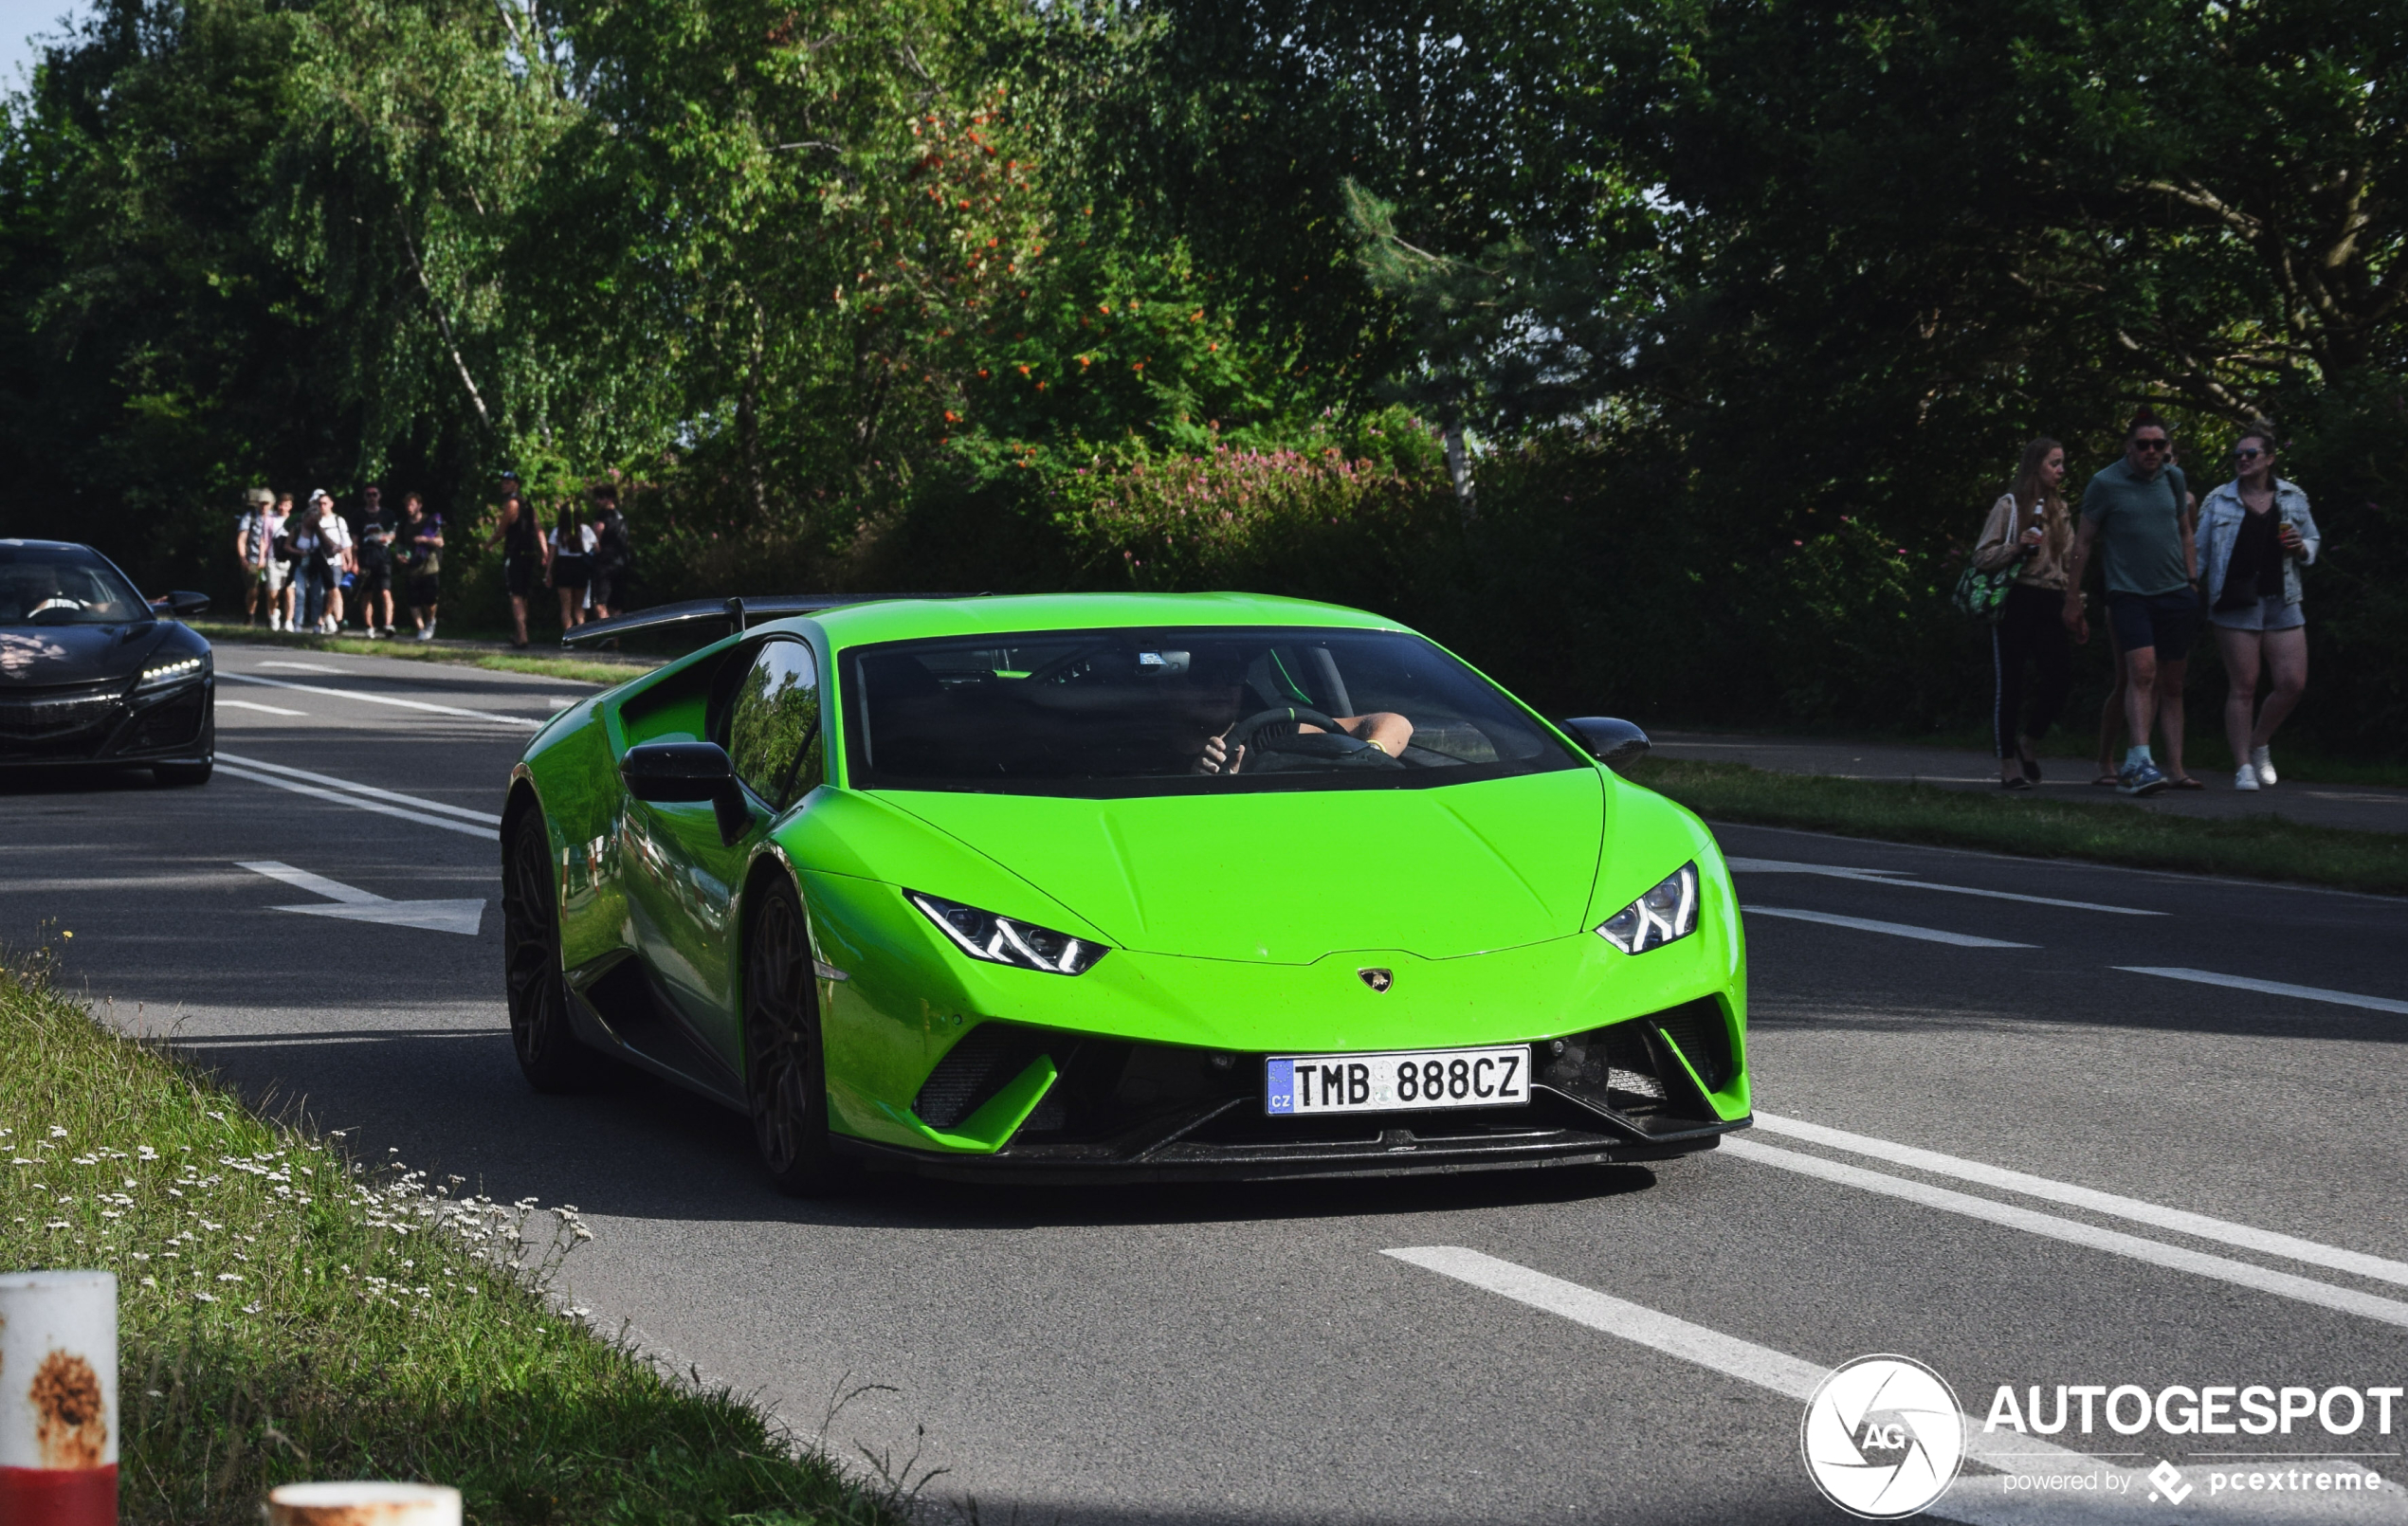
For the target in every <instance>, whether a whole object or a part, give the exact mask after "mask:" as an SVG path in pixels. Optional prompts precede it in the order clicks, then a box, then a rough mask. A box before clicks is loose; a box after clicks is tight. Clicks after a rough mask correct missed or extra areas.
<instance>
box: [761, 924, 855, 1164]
mask: <svg viewBox="0 0 2408 1526" xmlns="http://www.w3.org/2000/svg"><path fill="white" fill-rule="evenodd" d="M744 1061H745V1064H744V1091H745V1098H746V1100H747V1101H748V1102H749V1103H750V1104H751V1110H752V1115H753V1140H754V1142H755V1144H757V1146H758V1147H759V1149H760V1153H761V1164H762V1165H764V1166H766V1167H768V1168H769V1175H770V1180H772V1181H773V1182H775V1183H776V1184H777V1190H779V1191H781V1192H784V1193H786V1194H787V1195H788V1196H790V1197H819V1196H823V1195H825V1194H827V1193H829V1192H832V1191H835V1190H838V1189H839V1188H840V1187H842V1186H843V1185H844V1184H845V1182H846V1180H847V1179H848V1177H849V1176H850V1175H851V1172H850V1171H849V1170H848V1166H849V1164H850V1163H849V1162H848V1161H846V1160H845V1159H843V1158H842V1157H841V1156H839V1155H837V1154H836V1153H835V1152H834V1150H833V1149H832V1148H831V1147H830V1144H829V1140H828V1070H827V1059H826V1054H825V1051H823V1050H822V1048H821V1047H820V1042H819V1002H818V990H817V987H816V985H815V983H814V981H813V978H812V954H811V936H810V933H809V931H808V929H807V928H806V927H805V925H804V922H803V908H802V906H801V904H800V902H799V901H797V900H796V899H795V897H794V889H793V887H792V886H790V885H787V884H785V883H783V882H781V881H772V882H771V883H770V884H769V885H768V886H767V887H766V888H765V889H764V890H763V891H762V893H761V903H760V909H759V910H758V911H757V912H756V913H754V915H753V921H752V929H751V935H750V936H749V937H748V938H747V939H746V941H745V946H744Z"/></svg>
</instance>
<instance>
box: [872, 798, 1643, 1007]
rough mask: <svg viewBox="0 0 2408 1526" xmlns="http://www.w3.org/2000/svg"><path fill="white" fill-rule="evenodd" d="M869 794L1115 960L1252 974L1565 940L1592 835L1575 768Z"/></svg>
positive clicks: (1595, 827)
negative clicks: (1212, 790)
mask: <svg viewBox="0 0 2408 1526" xmlns="http://www.w3.org/2000/svg"><path fill="white" fill-rule="evenodd" d="M881 793H882V796H883V798H885V800H886V801H888V802H889V803H890V804H892V805H894V806H897V807H900V808H903V809H904V810H908V811H910V812H912V813H914V814H915V815H917V816H919V817H920V818H921V820H922V821H925V822H927V823H928V824H929V825H931V826H933V827H937V828H939V830H941V831H943V832H945V833H946V834H948V835H949V836H952V837H953V838H955V839H957V840H958V841H959V842H961V843H963V844H965V845H968V846H969V847H971V848H973V849H975V850H976V851H977V852H979V853H982V854H984V855H986V856H987V857H989V858H991V859H993V860H994V861H995V862H996V863H999V864H1002V865H1005V866H1006V867H1008V868H1009V869H1011V870H1012V871H1013V872H1015V873H1017V874H1018V875H1019V876H1020V877H1021V878H1023V879H1025V880H1027V881H1030V882H1031V883H1032V884H1034V885H1035V886H1037V887H1038V888H1039V889H1041V890H1043V891H1044V892H1045V893H1046V894H1047V895H1049V896H1050V897H1052V898H1053V899H1056V900H1058V901H1060V902H1061V903H1062V904H1063V905H1065V906H1067V907H1069V908H1070V909H1071V910H1073V911H1075V912H1077V913H1078V914H1079V915H1080V916H1081V917H1085V918H1086V919H1087V920H1088V921H1089V922H1091V923H1093V924H1094V926H1095V928H1096V930H1097V931H1098V932H1100V933H1102V934H1104V936H1106V937H1107V938H1109V939H1110V940H1111V941H1112V942H1114V943H1115V944H1117V945H1119V946H1120V947H1122V948H1126V949H1135V950H1138V951H1140V952H1141V953H1148V954H1183V955H1187V956H1189V957H1195V958H1211V959H1242V960H1246V961H1249V962H1253V963H1269V964H1309V963H1311V962H1312V961H1314V960H1316V959H1319V958H1321V957H1322V956H1323V955H1324V954H1333V953H1337V952H1340V951H1343V950H1358V949H1364V950H1369V949H1391V950H1400V951H1403V952H1406V953H1411V954H1419V955H1420V956H1422V957H1423V958H1429V959H1447V958H1453V957H1456V956H1458V955H1462V954H1481V953H1486V952H1488V951H1491V950H1495V949H1508V948H1518V947H1521V946H1523V945H1524V944H1529V943H1536V942H1540V941H1541V940H1543V939H1546V938H1552V937H1562V936H1567V935H1569V934H1572V933H1576V932H1578V931H1579V930H1580V923H1581V918H1582V917H1583V915H1584V914H1585V913H1586V911H1587V910H1588V903H1589V895H1590V890H1591V888H1592V886H1593V885H1594V883H1595V881H1596V869H1597V855H1598V850H1599V848H1600V846H1601V845H1602V843H1603V840H1604V828H1605V795H1604V788H1603V782H1602V781H1601V780H1600V779H1599V778H1598V776H1597V775H1596V772H1593V771H1591V770H1588V769H1565V770H1561V771H1559V772H1550V773H1537V774H1527V775H1523V776H1522V777H1519V778H1508V779H1491V780H1486V781H1483V782H1480V783H1476V784H1460V785H1448V786H1442V787H1439V788H1436V789H1414V790H1300V791H1296V792H1293V793H1288V792H1281V793H1266V794H1243V795H1217V796H1215V795H1180V796H1169V797H1161V796H1158V797H1153V798H1145V799H1134V800H1078V799H1064V798H1060V797H1055V796H1048V795H998V794H968V793H961V794H952V793H933V792H921V791H912V792H903V791H895V792H885V791H881ZM914 888H915V889H925V890H928V891H930V892H931V893H933V894H939V895H941V894H943V893H944V888H943V887H942V886H939V885H927V886H915V887H914Z"/></svg>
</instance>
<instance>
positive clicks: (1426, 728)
mask: <svg viewBox="0 0 2408 1526" xmlns="http://www.w3.org/2000/svg"><path fill="white" fill-rule="evenodd" d="M839 669H840V672H841V675H842V678H841V683H842V692H843V703H844V716H845V731H846V754H847V764H848V779H849V782H850V783H851V784H852V785H853V786H854V787H855V788H857V789H867V790H877V789H888V790H977V791H988V792H998V793H1008V794H1072V795H1095V796H1123V795H1155V794H1199V793H1200V794H1211V793H1224V792H1230V791H1239V790H1245V791H1251V790H1333V789H1383V788H1384V789H1398V788H1414V787H1417V786H1430V785H1440V784H1456V783H1465V782H1469V781H1470V780H1473V779H1487V778H1498V777H1502V776H1505V775H1507V774H1516V773H1535V772H1543V771H1547V770H1553V769H1569V768H1579V767H1584V766H1585V760H1583V759H1582V758H1580V757H1579V756H1578V754H1574V753H1573V752H1572V751H1571V750H1570V749H1568V748H1567V747H1565V746H1564V745H1563V744H1562V743H1561V742H1560V741H1558V740H1557V739H1556V738H1555V737H1553V736H1550V735H1549V734H1548V733H1547V732H1546V731H1545V730H1543V729H1542V728H1541V726H1540V725H1539V724H1538V723H1537V722H1536V721H1534V720H1533V719H1532V718H1530V716H1529V714H1528V713H1527V712H1525V711H1524V710H1523V709H1522V707H1521V706H1520V705H1518V704H1516V703H1514V701H1513V700H1511V699H1508V698H1506V696H1505V695H1504V694H1503V693H1501V692H1500V691H1499V690H1498V689H1497V688H1496V686H1495V685H1493V684H1491V683H1489V682H1487V681H1486V680H1484V679H1482V678H1481V677H1480V676H1479V675H1478V674H1476V673H1474V672H1472V671H1471V670H1470V669H1469V668H1468V667H1466V666H1464V665H1463V664H1462V663H1459V662H1457V661H1455V660H1454V659H1453V658H1451V657H1449V656H1448V655H1447V654H1446V653H1445V652H1442V651H1440V650H1439V649H1438V648H1437V647H1435V646H1433V645H1431V644H1430V643H1428V642H1426V641H1423V640H1422V639H1421V638H1419V637H1417V636H1408V635H1404V634H1402V633H1400V632H1396V631H1379V630H1326V629H1284V628H1257V627H1201V628H1195V629H1145V630H1075V631H1046V632H1031V633H1028V634H1014V635H1002V636H981V637H969V638H957V639H950V640H940V641H913V642H893V643H888V644H885V645H877V646H862V647H854V648H851V649H849V650H848V651H846V652H845V653H844V654H843V656H842V658H841V660H840V662H839Z"/></svg>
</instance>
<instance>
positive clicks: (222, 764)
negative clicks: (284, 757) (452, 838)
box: [217, 753, 493, 840]
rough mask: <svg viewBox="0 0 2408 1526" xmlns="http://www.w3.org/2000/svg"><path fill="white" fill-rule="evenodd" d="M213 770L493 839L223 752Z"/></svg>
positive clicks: (487, 832)
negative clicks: (253, 766) (244, 764)
mask: <svg viewBox="0 0 2408 1526" xmlns="http://www.w3.org/2000/svg"><path fill="white" fill-rule="evenodd" d="M217 771H218V772H220V773H225V774H230V775H231V776H233V777H234V778H237V779H248V780H249V781H250V782H251V783H253V784H265V785H272V786H273V787H275V788H276V789H279V790H291V791H292V792H293V793H295V794H297V795H313V796H315V797H317V798H318V799H319V800H331V801H333V802H334V803H335V804H336V805H338V806H349V807H351V808H353V809H354V810H373V811H374V812H375V813H376V814H377V815H379V816H392V817H395V818H397V819H398V820H401V821H414V822H416V823H417V824H418V825H419V826H421V827H442V828H443V829H444V830H445V831H447V832H465V833H467V834H468V835H469V836H470V837H482V838H485V839H487V840H490V839H491V838H492V837H493V828H491V827H472V826H470V825H469V824H468V823H466V822H464V821H446V820H445V819H444V818H443V817H441V816H429V815H428V814H426V813H425V812H424V811H417V810H404V809H402V808H400V807H398V806H387V805H382V804H379V803H378V802H376V801H374V800H366V799H362V798H361V797H360V796H358V795H355V794H346V793H344V792H343V791H342V790H322V789H320V788H319V787H318V786H317V785H314V784H302V783H301V782H300V781H299V780H296V779H280V778H278V777H277V776H276V775H274V774H273V773H254V772H251V771H250V770H248V769H246V768H237V767H234V766H233V765H231V764H229V763H228V762H227V761H226V754H223V753H220V754H218V758H217Z"/></svg>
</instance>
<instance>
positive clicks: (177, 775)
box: [151, 759, 217, 790]
mask: <svg viewBox="0 0 2408 1526" xmlns="http://www.w3.org/2000/svg"><path fill="white" fill-rule="evenodd" d="M216 767H217V764H216V762H215V760H214V759H212V760H211V761H210V762H207V763H154V764H152V765H151V782H152V783H154V784H160V785H165V786H167V787H168V788H170V789H175V790H181V789H189V788H191V787H192V786H193V785H196V784H207V783H209V776H210V773H211V772H213V771H214V770H215V769H216Z"/></svg>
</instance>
